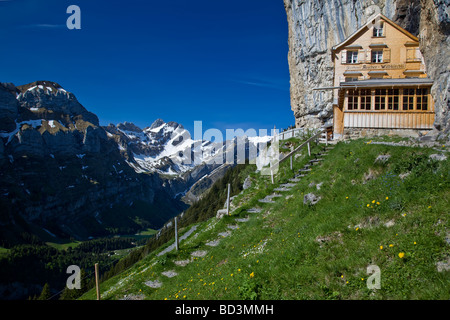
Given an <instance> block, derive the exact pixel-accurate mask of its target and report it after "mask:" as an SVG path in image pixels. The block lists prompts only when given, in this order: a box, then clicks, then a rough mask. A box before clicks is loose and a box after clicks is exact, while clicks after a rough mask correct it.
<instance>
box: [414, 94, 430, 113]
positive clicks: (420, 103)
mask: <svg viewBox="0 0 450 320" xmlns="http://www.w3.org/2000/svg"><path fill="white" fill-rule="evenodd" d="M416 95H417V96H416V99H417V100H416V109H417V110H424V111H426V110H428V89H417V90H416Z"/></svg>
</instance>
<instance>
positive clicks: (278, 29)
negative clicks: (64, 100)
mask: <svg viewBox="0 0 450 320" xmlns="http://www.w3.org/2000/svg"><path fill="white" fill-rule="evenodd" d="M72 4H74V5H78V6H79V7H80V9H81V30H69V29H68V28H67V27H66V20H67V18H68V17H69V16H70V15H69V14H67V13H66V10H67V7H68V6H69V5H72ZM0 37H1V38H0V39H2V50H0V81H1V82H12V83H14V84H15V85H21V84H25V83H29V82H32V81H35V80H50V81H55V82H58V83H59V84H61V85H62V86H63V87H64V88H65V89H66V90H68V91H71V92H73V93H74V94H75V95H76V97H77V98H78V100H79V101H80V103H81V104H83V105H84V106H85V107H86V108H87V109H88V110H89V111H91V112H94V113H95V114H97V115H98V117H99V119H100V122H101V124H102V125H107V124H109V123H114V124H117V123H119V122H124V121H128V122H133V123H135V124H136V125H138V126H140V127H142V128H144V127H146V126H149V125H150V124H151V123H152V122H153V121H154V120H155V119H157V118H162V119H163V120H164V121H166V122H168V121H176V122H179V123H181V124H183V125H184V126H185V127H186V128H187V129H189V130H190V131H191V134H193V127H194V121H203V130H206V129H208V128H217V129H219V130H222V131H223V132H224V134H225V129H227V128H231V129H237V128H242V129H244V130H247V129H249V128H254V129H264V128H265V129H270V128H273V127H274V125H275V126H276V127H277V128H286V127H288V126H290V125H292V124H293V123H294V116H293V113H292V111H291V108H290V95H289V70H288V63H287V53H288V43H287V40H288V27H287V21H286V15H285V11H284V6H283V1H282V0H226V1H219V0H212V1H211V0H189V1H188V0H171V1H153V0H147V1H145V0H141V1H139V0H128V1H114V0H111V1H99V0H70V1H66V0H39V1H38V0H0Z"/></svg>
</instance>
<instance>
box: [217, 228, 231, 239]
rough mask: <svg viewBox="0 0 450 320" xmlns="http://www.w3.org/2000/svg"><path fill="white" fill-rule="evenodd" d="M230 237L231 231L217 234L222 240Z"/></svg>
mask: <svg viewBox="0 0 450 320" xmlns="http://www.w3.org/2000/svg"><path fill="white" fill-rule="evenodd" d="M230 235H231V231H230V230H228V231H225V232H220V233H219V236H220V237H222V238H226V237H228V236H230Z"/></svg>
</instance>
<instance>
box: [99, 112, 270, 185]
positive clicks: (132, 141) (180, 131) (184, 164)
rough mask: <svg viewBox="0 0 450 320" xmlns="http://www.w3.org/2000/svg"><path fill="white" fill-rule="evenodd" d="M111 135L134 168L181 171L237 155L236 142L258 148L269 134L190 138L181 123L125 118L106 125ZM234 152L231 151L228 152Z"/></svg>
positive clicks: (221, 162) (219, 163)
mask: <svg viewBox="0 0 450 320" xmlns="http://www.w3.org/2000/svg"><path fill="white" fill-rule="evenodd" d="M106 131H107V132H108V135H109V136H110V137H114V138H115V139H116V141H117V143H118V147H119V149H120V150H121V152H123V153H124V154H125V155H126V157H127V159H128V164H129V165H130V166H131V167H133V168H134V169H135V171H136V172H138V173H141V172H158V173H160V174H164V175H171V176H174V175H180V174H183V173H185V172H188V171H190V170H192V169H193V168H195V167H197V166H199V165H201V164H207V165H211V166H212V167H213V169H215V168H217V167H219V166H220V165H222V164H224V163H225V162H226V160H227V159H228V160H229V159H236V157H237V155H238V152H237V150H236V148H237V146H238V144H240V145H242V146H244V149H245V150H246V155H245V158H246V159H249V158H251V156H249V152H248V150H249V149H250V148H257V146H258V144H259V143H263V144H265V143H267V142H268V141H270V139H271V136H265V137H250V138H249V137H245V136H244V137H235V138H234V139H233V140H232V141H228V142H211V141H206V140H193V139H192V138H191V134H190V132H189V131H188V130H186V129H185V128H184V127H183V126H182V125H181V124H178V123H176V122H173V121H172V122H167V123H166V122H164V121H163V120H162V119H157V120H156V121H155V122H153V124H152V125H151V126H150V127H147V128H144V129H141V128H139V127H137V126H136V125H134V124H133V123H129V122H125V123H120V124H118V125H117V126H114V125H112V124H110V125H109V126H108V127H106ZM231 152H233V154H231V155H230V154H229V153H231Z"/></svg>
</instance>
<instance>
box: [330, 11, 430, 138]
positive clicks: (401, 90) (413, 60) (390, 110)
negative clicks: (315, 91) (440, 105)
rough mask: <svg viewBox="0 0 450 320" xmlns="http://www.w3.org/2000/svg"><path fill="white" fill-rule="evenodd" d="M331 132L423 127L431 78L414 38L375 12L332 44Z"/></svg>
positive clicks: (427, 127)
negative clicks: (367, 20)
mask: <svg viewBox="0 0 450 320" xmlns="http://www.w3.org/2000/svg"><path fill="white" fill-rule="evenodd" d="M332 58H333V60H334V87H333V88H332V89H333V96H334V100H333V134H334V138H339V137H342V136H343V135H348V134H349V133H350V132H352V133H354V132H356V133H359V134H364V132H367V131H372V130H373V131H380V130H381V131H384V132H383V133H387V132H393V131H394V132H401V131H403V132H411V130H414V131H422V132H423V131H428V130H431V129H432V127H433V122H434V116H435V113H434V103H433V99H432V96H431V92H430V91H431V86H432V85H433V81H432V80H431V79H429V78H428V77H427V73H426V66H425V64H424V59H423V57H422V53H421V52H420V50H419V39H418V38H417V37H415V36H414V35H412V34H410V33H409V32H408V31H406V30H404V29H403V28H401V27H400V26H398V25H397V24H395V23H394V22H393V21H391V20H389V19H388V18H386V17H385V16H383V15H381V14H379V15H377V16H375V17H374V18H373V19H371V20H370V21H369V22H368V23H367V24H366V25H364V26H363V27H361V28H360V29H359V30H357V31H356V32H355V33H354V34H353V35H351V36H350V37H349V38H348V39H346V40H345V41H343V42H342V43H340V44H338V45H336V46H335V47H333V49H332Z"/></svg>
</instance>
